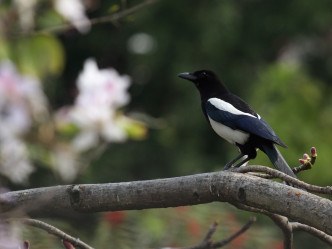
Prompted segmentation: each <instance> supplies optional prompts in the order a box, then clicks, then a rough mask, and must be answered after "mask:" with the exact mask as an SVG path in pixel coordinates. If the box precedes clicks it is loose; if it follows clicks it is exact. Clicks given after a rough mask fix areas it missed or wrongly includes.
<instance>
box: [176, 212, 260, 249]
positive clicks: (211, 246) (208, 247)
mask: <svg viewBox="0 0 332 249" xmlns="http://www.w3.org/2000/svg"><path fill="white" fill-rule="evenodd" d="M255 221H256V217H255V216H251V217H250V219H249V221H248V222H247V223H246V224H245V225H244V226H243V227H242V228H241V229H240V230H238V231H237V232H236V233H234V234H232V235H231V236H229V237H228V238H226V239H223V240H220V241H217V242H212V241H211V237H212V235H213V234H214V233H215V231H216V229H217V226H218V223H217V222H214V223H213V224H212V225H211V227H210V229H209V231H208V232H207V234H206V236H205V238H204V239H203V241H202V242H201V243H199V244H198V245H195V246H191V247H182V248H181V249H215V248H220V247H223V246H225V245H227V244H228V243H230V242H231V241H233V240H234V239H235V238H237V237H238V236H240V235H241V234H242V233H244V232H245V231H247V230H248V229H249V228H250V226H251V225H252V224H253V223H254V222H255Z"/></svg>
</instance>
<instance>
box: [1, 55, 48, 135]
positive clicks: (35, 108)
mask: <svg viewBox="0 0 332 249" xmlns="http://www.w3.org/2000/svg"><path fill="white" fill-rule="evenodd" d="M45 115H47V108H46V98H45V96H44V94H43V91H42V89H41V84H40V82H38V81H37V79H34V78H30V77H27V76H22V75H20V74H18V73H17V71H16V69H15V67H14V65H13V64H12V63H10V62H9V61H6V62H2V63H0V139H1V138H3V137H11V136H20V135H22V134H24V133H25V132H27V131H28V129H29V128H30V125H31V122H32V118H34V119H36V120H40V119H41V118H42V117H43V116H45Z"/></svg>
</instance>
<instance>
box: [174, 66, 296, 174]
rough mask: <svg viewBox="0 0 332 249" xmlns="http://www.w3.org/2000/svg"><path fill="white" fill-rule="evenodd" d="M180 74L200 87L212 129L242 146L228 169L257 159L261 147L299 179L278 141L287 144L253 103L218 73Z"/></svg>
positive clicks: (202, 101) (280, 165)
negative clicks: (232, 91) (227, 86)
mask: <svg viewBox="0 0 332 249" xmlns="http://www.w3.org/2000/svg"><path fill="white" fill-rule="evenodd" d="M178 76H179V77H180V78H183V79H186V80H189V81H191V82H193V83H194V84H195V86H196V87H197V89H198V90H199V92H200V95H201V105H202V109H203V113H204V115H205V117H206V119H207V121H208V122H209V124H210V125H211V127H212V129H213V130H214V131H215V132H216V133H217V134H218V135H219V136H220V137H222V138H224V139H225V140H227V141H228V142H230V143H231V144H234V145H236V146H237V147H238V148H239V151H240V155H239V156H237V157H236V158H234V159H233V160H232V161H230V162H229V163H227V164H226V165H225V167H224V170H227V169H228V168H230V167H232V166H233V164H234V163H235V162H237V161H238V160H240V159H241V158H243V160H242V161H240V162H239V163H238V164H236V165H235V166H234V167H239V166H241V165H243V164H245V163H247V162H248V161H249V160H250V159H254V158H255V157H256V156H257V149H260V150H261V151H263V152H264V153H265V154H266V155H267V156H268V157H269V159H270V160H271V162H272V163H273V165H274V166H275V167H276V168H277V169H278V170H280V171H282V172H284V173H285V174H287V175H290V176H292V177H295V178H296V176H295V174H294V173H293V171H292V170H291V168H290V167H289V166H288V164H287V162H286V160H285V159H284V158H283V156H282V155H281V153H280V152H279V150H278V148H277V147H276V144H278V145H280V146H282V147H284V148H287V146H286V145H285V144H284V143H283V142H282V141H281V139H280V138H279V137H278V136H277V135H276V133H275V132H274V131H273V129H272V128H271V127H270V126H269V125H268V124H267V123H266V122H265V120H264V119H263V118H261V116H259V115H258V114H257V113H256V112H255V111H254V110H253V109H252V108H251V106H250V105H248V104H247V103H246V102H245V101H244V100H242V99H241V98H239V97H238V96H236V95H234V94H232V93H231V92H230V91H229V90H228V89H227V88H226V86H225V85H224V84H223V83H222V82H221V81H220V80H219V79H218V77H217V75H216V74H215V73H214V72H212V71H209V70H200V71H196V72H193V73H180V74H179V75H178Z"/></svg>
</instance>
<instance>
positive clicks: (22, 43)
mask: <svg viewBox="0 0 332 249" xmlns="http://www.w3.org/2000/svg"><path fill="white" fill-rule="evenodd" d="M12 50H13V54H14V55H15V58H14V60H15V61H16V63H17V65H18V67H19V68H20V70H21V71H22V72H23V73H26V74H30V75H34V76H37V77H45V76H46V75H48V74H59V73H61V72H62V69H63V66H64V51H63V48H62V45H61V44H60V42H59V41H58V40H57V39H56V38H55V37H54V36H50V35H36V36H33V37H29V38H25V39H21V40H19V41H18V42H17V43H16V44H14V45H13V48H12Z"/></svg>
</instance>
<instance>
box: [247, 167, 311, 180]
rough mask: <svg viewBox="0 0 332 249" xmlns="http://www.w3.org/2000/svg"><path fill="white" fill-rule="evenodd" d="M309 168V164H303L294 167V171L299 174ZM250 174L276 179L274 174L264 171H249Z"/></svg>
mask: <svg viewBox="0 0 332 249" xmlns="http://www.w3.org/2000/svg"><path fill="white" fill-rule="evenodd" d="M309 169H310V168H309V167H308V165H303V164H301V165H300V166H297V167H294V168H292V171H293V172H294V174H298V173H300V172H301V171H304V170H309ZM248 174H250V175H253V176H257V177H260V178H264V179H274V178H276V177H274V176H272V175H269V174H263V173H255V172H248Z"/></svg>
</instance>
